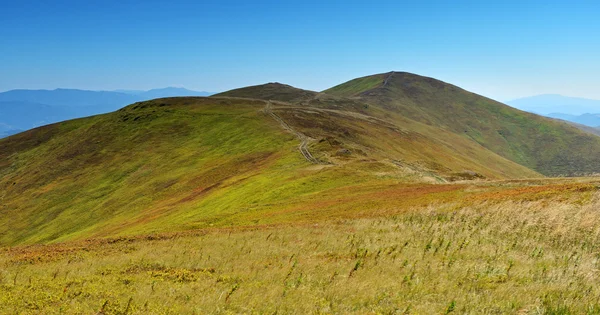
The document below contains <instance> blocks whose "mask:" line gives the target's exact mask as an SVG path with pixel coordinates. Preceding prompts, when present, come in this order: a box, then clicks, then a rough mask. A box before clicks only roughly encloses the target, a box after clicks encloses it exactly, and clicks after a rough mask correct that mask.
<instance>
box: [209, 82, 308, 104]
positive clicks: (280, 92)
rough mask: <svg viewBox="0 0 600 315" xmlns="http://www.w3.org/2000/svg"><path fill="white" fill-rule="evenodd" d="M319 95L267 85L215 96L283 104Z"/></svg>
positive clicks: (282, 86)
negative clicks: (280, 102) (271, 101)
mask: <svg viewBox="0 0 600 315" xmlns="http://www.w3.org/2000/svg"><path fill="white" fill-rule="evenodd" d="M316 94H317V93H316V92H313V91H307V90H302V89H298V88H295V87H293V86H289V85H287V84H281V83H267V84H262V85H255V86H248V87H243V88H239V89H234V90H231V91H226V92H223V93H219V94H215V95H213V96H216V97H242V98H253V99H261V100H273V101H282V102H297V101H301V100H304V99H308V98H312V97H313V96H315V95H316Z"/></svg>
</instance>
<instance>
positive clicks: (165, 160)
mask: <svg viewBox="0 0 600 315" xmlns="http://www.w3.org/2000/svg"><path fill="white" fill-rule="evenodd" d="M266 103H267V102H265V101H258V100H248V99H230V98H171V99H159V100H154V101H149V102H143V103H136V104H133V105H131V106H128V107H126V108H124V109H122V110H120V111H117V112H115V113H111V114H107V115H100V116H95V117H90V118H85V119H79V120H73V121H67V122H63V123H60V124H54V125H50V126H46V127H42V128H38V129H34V130H31V131H28V132H25V133H22V134H19V135H16V136H13V137H9V138H7V139H3V140H0V148H1V150H0V161H1V162H0V187H2V195H1V196H0V198H2V206H1V208H0V217H2V218H10V220H2V221H0V222H1V223H0V243H1V244H31V243H46V242H57V241H65V240H73V239H81V238H89V237H107V236H115V235H133V234H144V233H151V232H157V231H174V230H187V229H196V228H206V227H211V226H239V225H257V224H271V223H283V222H295V221H298V220H300V221H303V220H304V221H307V220H313V219H319V218H326V217H331V216H334V215H335V214H338V215H339V214H342V213H346V212H347V213H349V214H352V213H353V212H354V211H356V210H357V209H360V207H361V206H362V205H363V204H364V202H363V201H361V200H360V199H359V198H360V197H361V196H368V195H369V194H370V193H371V192H372V191H373V190H380V189H382V187H387V186H389V185H391V184H396V183H414V182H428V181H429V182H447V181H453V180H462V179H473V178H518V177H535V176H537V174H536V173H535V172H532V171H530V170H528V169H526V168H524V167H522V166H520V165H517V164H515V163H513V162H510V161H508V160H506V159H503V158H501V157H499V156H497V155H495V154H493V153H491V152H489V151H487V150H485V149H483V148H481V147H479V146H476V145H473V143H471V142H469V141H465V140H464V139H462V138H460V137H457V136H455V135H453V134H451V133H447V132H446V133H443V132H440V131H439V130H435V129H432V128H431V127H428V126H425V125H420V124H416V123H412V122H409V121H406V124H404V125H403V126H401V127H398V126H395V125H391V124H389V123H384V122H383V121H380V120H377V119H376V118H373V117H370V116H364V115H362V116H361V114H358V113H354V112H343V111H336V110H329V109H318V108H303V107H295V106H290V105H288V104H276V106H275V107H274V109H273V111H274V112H275V113H277V114H278V115H279V116H280V117H282V118H283V119H284V120H285V121H287V124H289V125H290V126H291V127H292V128H295V129H296V130H297V131H298V132H302V133H304V134H305V135H307V137H309V139H311V140H310V144H309V149H310V150H311V151H312V153H313V154H314V155H315V156H316V157H317V158H318V159H320V160H321V161H322V163H321V164H320V165H313V164H311V163H309V162H308V161H306V160H304V158H303V157H302V155H301V154H300V152H299V151H298V149H297V146H298V144H299V140H298V139H297V138H296V137H295V136H294V134H293V133H290V132H289V131H286V130H285V129H284V128H282V126H281V125H280V123H279V122H278V121H277V120H275V119H272V118H271V117H270V116H269V115H267V114H266V113H265V112H264V110H265V106H266ZM411 124H412V125H411ZM413 127H414V128H413ZM405 128H411V129H413V130H410V129H405ZM417 130H418V131H419V132H418V131H417ZM490 162H491V163H490ZM365 194H366V195H365ZM307 198H308V199H307ZM381 198H383V197H381ZM334 200H336V202H333V201H334ZM369 202H371V203H372V204H382V203H384V202H385V200H384V199H377V198H375V199H372V200H369Z"/></svg>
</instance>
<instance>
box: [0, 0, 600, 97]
mask: <svg viewBox="0 0 600 315" xmlns="http://www.w3.org/2000/svg"><path fill="white" fill-rule="evenodd" d="M0 8H1V9H0V91H6V90H11V89H54V88H78V89H91V90H114V89H144V90H146V89H151V88H159V87H166V86H177V87H185V88H189V89H193V90H199V91H211V92H219V91H225V90H228V89H232V88H238V87H242V86H248V85H256V84H262V83H267V82H282V83H286V84H290V85H293V86H296V87H299V88H304V89H310V90H317V91H320V90H324V89H326V88H329V87H331V86H334V85H337V84H340V83H343V82H345V81H348V80H350V79H353V78H356V77H360V76H365V75H370V74H375V73H382V72H389V71H392V70H393V71H407V72H412V73H416V74H420V75H425V76H430V77H434V78H437V79H440V80H443V81H446V82H449V83H452V84H455V85H458V86H460V87H462V88H465V89H467V90H470V91H473V92H475V93H478V94H482V95H485V96H488V97H491V98H494V99H497V100H501V101H507V100H511V99H514V98H518V97H524V96H530V95H537V94H546V93H551V94H562V95H568V96H577V97H585V98H594V99H600V88H598V87H600V75H598V74H599V73H600V58H599V56H600V36H599V34H600V19H598V15H599V13H600V1H552V0H546V1H526V0H521V1H509V0H507V1H459V0H457V1H450V0H446V1H426V0H424V1H414V0H413V1H310V0H305V1H225V0H223V1H210V0H203V1H152V0H146V1H133V0H119V1H110V0H105V1H94V0H89V1H79V0H78V1H61V0H56V1H28V0H21V1H8V0H0Z"/></svg>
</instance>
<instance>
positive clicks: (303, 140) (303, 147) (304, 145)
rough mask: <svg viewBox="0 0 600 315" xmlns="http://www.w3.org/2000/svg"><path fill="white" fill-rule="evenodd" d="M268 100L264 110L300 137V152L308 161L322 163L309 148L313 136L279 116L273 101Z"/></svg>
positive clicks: (284, 127)
mask: <svg viewBox="0 0 600 315" xmlns="http://www.w3.org/2000/svg"><path fill="white" fill-rule="evenodd" d="M266 102H267V105H266V106H265V109H264V112H265V113H266V114H268V115H269V116H271V117H273V119H275V120H276V121H277V122H279V124H280V125H281V127H283V129H285V130H287V131H289V132H291V133H293V134H294V135H296V137H298V139H300V145H299V146H298V150H300V153H302V156H304V158H305V159H306V160H307V161H309V162H310V163H313V164H321V162H319V160H317V159H315V158H314V157H313V156H312V154H311V153H310V151H309V150H308V142H309V140H311V138H309V137H307V136H306V135H305V134H303V133H301V132H299V131H297V130H295V129H294V128H292V127H291V126H290V125H288V123H286V122H285V120H283V118H281V117H279V115H277V114H275V113H274V112H273V103H271V101H266Z"/></svg>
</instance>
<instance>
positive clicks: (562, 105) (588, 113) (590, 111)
mask: <svg viewBox="0 0 600 315" xmlns="http://www.w3.org/2000/svg"><path fill="white" fill-rule="evenodd" d="M506 103H507V104H508V105H510V106H513V107H515V108H518V109H520V110H524V111H528V112H532V113H536V114H539V115H544V116H547V117H551V118H557V119H562V120H566V121H570V122H574V123H578V124H582V125H586V126H590V127H598V126H600V100H592V99H586V98H579V97H567V96H562V95H557V94H544V95H536V96H531V97H525V98H520V99H516V100H512V101H509V102H506Z"/></svg>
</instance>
